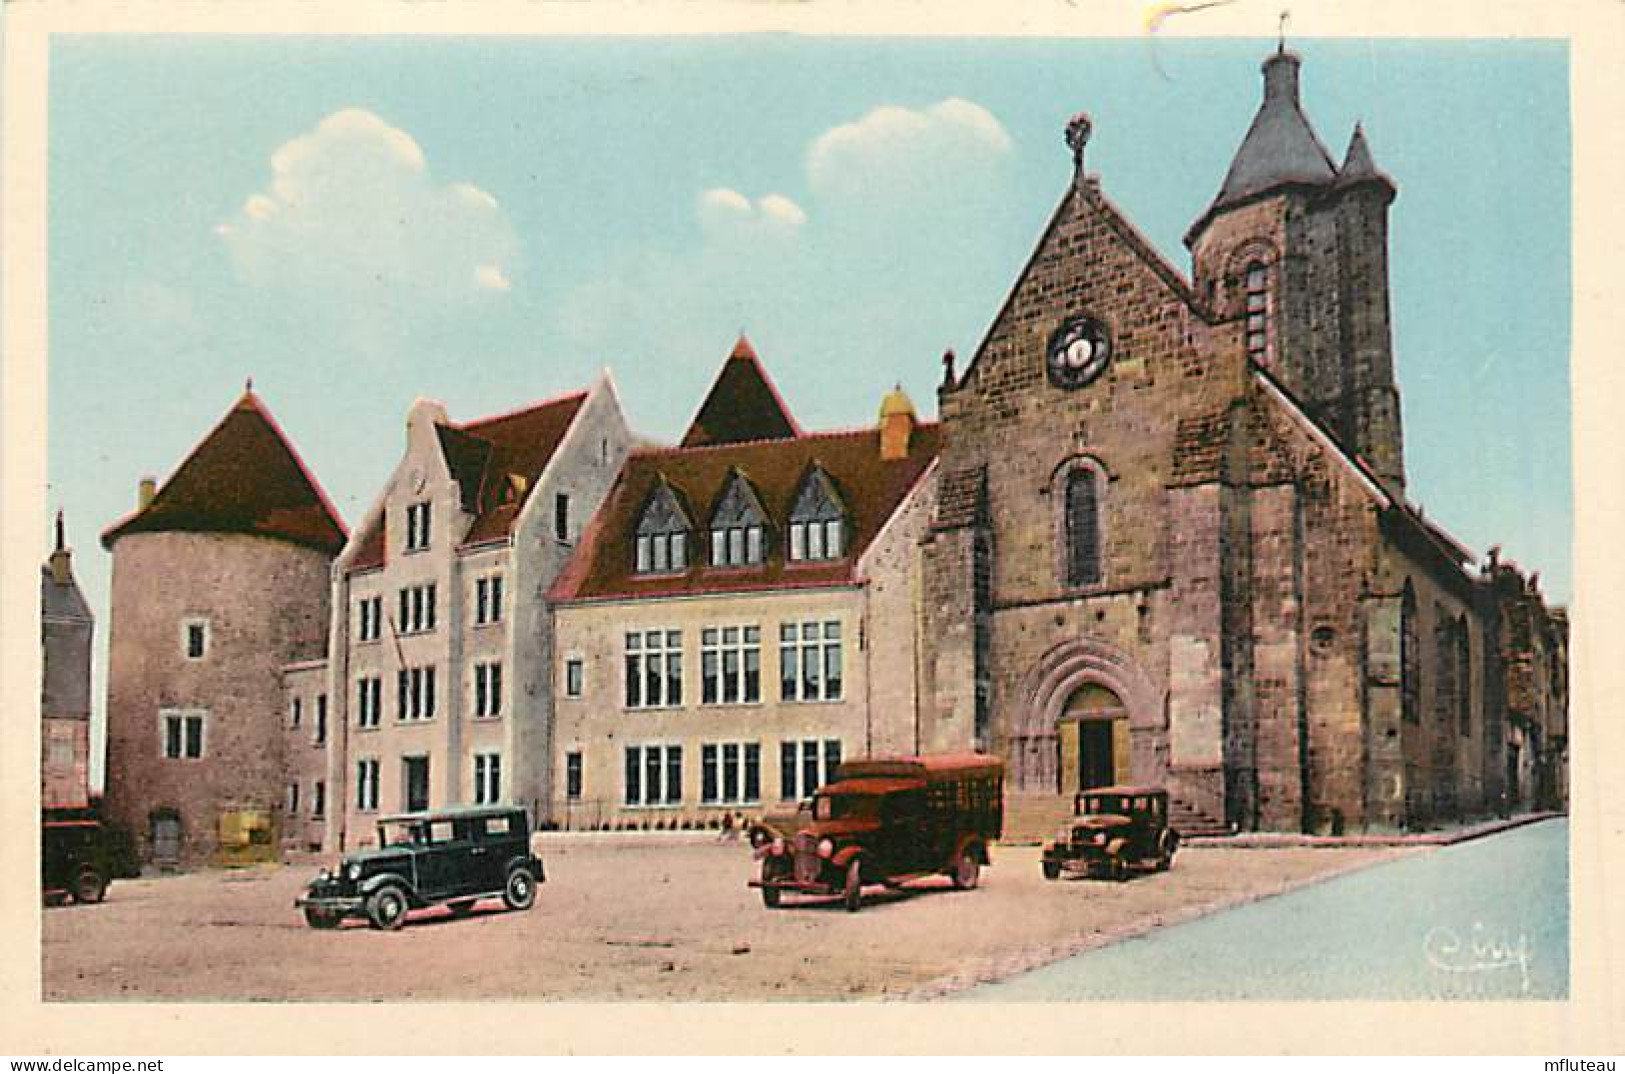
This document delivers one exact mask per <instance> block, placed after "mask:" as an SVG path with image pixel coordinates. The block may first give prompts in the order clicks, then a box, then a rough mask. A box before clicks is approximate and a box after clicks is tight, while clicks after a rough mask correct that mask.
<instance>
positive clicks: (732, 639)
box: [700, 626, 762, 705]
mask: <svg viewBox="0 0 1625 1074" xmlns="http://www.w3.org/2000/svg"><path fill="white" fill-rule="evenodd" d="M761 699H762V628H761V627H755V626H731V627H706V628H705V629H704V630H702V631H701V632H700V700H701V701H702V702H704V703H705V704H707V705H718V704H721V705H737V704H741V703H743V704H747V705H749V704H755V703H756V702H758V701H760V700H761Z"/></svg>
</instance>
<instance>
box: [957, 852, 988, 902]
mask: <svg viewBox="0 0 1625 1074" xmlns="http://www.w3.org/2000/svg"><path fill="white" fill-rule="evenodd" d="M981 876H982V863H981V862H979V861H977V860H976V854H975V852H974V849H973V848H972V847H966V848H965V849H964V850H962V851H960V852H959V857H957V858H955V859H954V868H953V881H954V887H956V888H958V889H959V890H960V891H969V890H970V889H971V888H974V887H975V886H976V882H977V881H978V880H980V879H981Z"/></svg>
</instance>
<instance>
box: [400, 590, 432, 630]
mask: <svg viewBox="0 0 1625 1074" xmlns="http://www.w3.org/2000/svg"><path fill="white" fill-rule="evenodd" d="M400 596H401V616H400V624H401V633H402V634H421V633H423V632H424V631H428V630H433V629H434V620H435V584H434V583H433V582H429V583H428V584H427V585H413V586H407V587H406V588H405V589H403V590H401V594H400Z"/></svg>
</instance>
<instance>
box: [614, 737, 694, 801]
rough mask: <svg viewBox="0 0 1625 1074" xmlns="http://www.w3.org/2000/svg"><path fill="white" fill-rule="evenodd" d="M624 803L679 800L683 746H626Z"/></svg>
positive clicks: (681, 790) (681, 788)
mask: <svg viewBox="0 0 1625 1074" xmlns="http://www.w3.org/2000/svg"><path fill="white" fill-rule="evenodd" d="M625 782H626V788H625V789H626V804H627V805H631V806H636V805H644V806H657V805H676V804H677V803H678V802H681V801H682V800H683V747H681V746H628V747H626V775H625Z"/></svg>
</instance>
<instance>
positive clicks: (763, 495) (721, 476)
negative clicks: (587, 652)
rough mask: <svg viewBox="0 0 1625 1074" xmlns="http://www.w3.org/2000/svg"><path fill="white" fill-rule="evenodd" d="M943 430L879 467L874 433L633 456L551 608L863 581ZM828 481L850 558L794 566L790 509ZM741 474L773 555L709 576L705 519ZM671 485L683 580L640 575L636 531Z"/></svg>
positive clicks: (922, 431) (921, 429)
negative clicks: (683, 528)
mask: <svg viewBox="0 0 1625 1074" xmlns="http://www.w3.org/2000/svg"><path fill="white" fill-rule="evenodd" d="M940 445H941V435H940V429H939V427H938V426H937V425H936V424H935V423H932V424H926V425H918V426H916V427H915V429H914V435H913V437H912V438H911V440H910V443H909V453H908V455H907V456H905V457H904V458H901V459H898V460H896V461H894V462H884V461H882V460H881V457H880V433H879V430H878V429H876V428H868V429H857V430H851V431H846V432H834V433H816V434H803V435H801V436H796V437H791V438H783V439H774V440H757V441H752V442H748V443H735V444H717V445H712V446H707V447H676V448H665V449H657V450H648V451H639V452H634V453H633V454H632V455H631V456H630V457H629V458H628V459H627V461H626V465H625V466H624V467H622V469H621V473H620V476H619V478H618V479H617V480H616V482H615V486H614V487H613V488H612V489H611V490H610V493H609V496H608V497H607V498H606V499H605V501H604V505H603V506H602V507H601V508H600V509H599V512H598V515H597V517H596V518H595V519H594V521H593V524H592V525H591V526H590V527H589V528H588V530H587V532H586V534H585V535H584V537H583V539H582V544H581V547H580V549H578V550H577V552H576V555H575V556H574V557H573V558H572V559H571V561H570V563H569V565H568V566H567V567H566V568H565V570H564V573H563V574H561V575H560V576H559V578H558V580H557V582H555V583H554V586H553V590H552V592H551V594H550V599H552V600H556V601H575V600H595V599H601V598H609V597H640V596H641V597H649V596H668V595H676V594H697V593H726V592H742V591H749V590H760V589H789V588H798V587H804V586H820V585H835V584H841V583H847V582H852V581H854V580H856V564H857V560H858V558H859V557H860V556H861V555H862V554H863V552H864V551H865V550H866V549H867V548H868V547H869V545H870V543H871V542H872V541H873V540H874V538H875V535H876V534H877V533H879V532H880V530H881V528H882V527H883V526H884V525H885V524H886V522H887V520H889V519H890V518H891V517H892V515H893V514H895V513H896V511H897V509H898V507H899V506H900V505H901V504H902V502H903V499H904V497H906V496H907V494H908V493H909V491H910V490H911V489H913V488H914V487H915V486H916V485H917V484H918V483H919V481H920V479H921V477H922V476H923V475H924V474H925V472H926V470H927V468H928V467H930V465H931V463H932V462H933V461H934V460H935V459H936V457H937V452H938V450H939V448H940ZM815 465H816V466H819V467H821V468H822V469H823V470H824V472H825V473H826V474H827V475H828V476H829V478H830V481H831V483H832V484H833V485H834V486H835V490H836V492H837V493H838V494H839V496H840V498H841V501H842V503H843V504H844V506H845V508H846V511H847V514H848V519H849V522H850V529H849V534H850V536H849V538H848V547H847V555H846V556H845V558H843V559H840V560H834V561H827V562H812V563H789V562H787V559H786V548H785V545H786V538H785V534H786V532H787V529H788V522H789V514H790V508H791V503H792V501H793V500H794V498H795V495H796V493H797V491H799V490H800V488H801V482H802V479H803V478H804V477H805V476H806V475H807V473H808V472H809V471H810V470H811V469H812V467H813V466H815ZM735 472H738V473H739V474H741V475H743V476H744V478H745V479H746V480H747V481H748V482H749V483H750V485H751V487H752V489H754V491H755V492H756V495H757V497H758V498H759V499H760V500H761V503H762V506H763V509H764V510H765V511H766V512H767V515H768V518H767V529H768V539H767V553H766V556H765V558H764V561H763V562H762V563H761V564H760V565H757V566H753V567H727V568H719V567H711V566H709V559H708V549H709V542H708V541H707V540H705V539H704V538H705V536H706V533H707V530H708V526H707V516H708V514H709V512H710V510H711V507H712V505H713V504H715V503H716V502H717V500H718V499H719V498H720V497H721V495H722V493H723V490H724V489H725V488H726V486H727V484H728V482H729V481H730V480H731V479H732V477H733V475H734V473H735ZM661 482H665V483H666V484H667V485H669V486H670V487H671V488H672V489H673V491H675V492H676V493H677V495H678V499H679V500H680V501H681V502H682V504H683V507H684V509H685V510H686V511H688V512H689V514H690V518H689V522H690V523H691V524H692V526H693V527H694V528H693V530H691V531H690V534H689V542H688V562H689V568H688V570H687V571H685V572H684V573H682V574H678V575H673V574H660V575H639V574H636V573H634V571H633V566H634V563H633V557H634V554H635V548H636V545H635V539H636V529H637V524H638V519H639V516H640V515H641V514H642V512H643V507H644V504H645V503H646V502H647V501H648V499H649V496H650V495H651V494H652V493H653V492H654V490H655V489H656V488H657V487H658V486H659V485H660V483H661Z"/></svg>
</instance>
